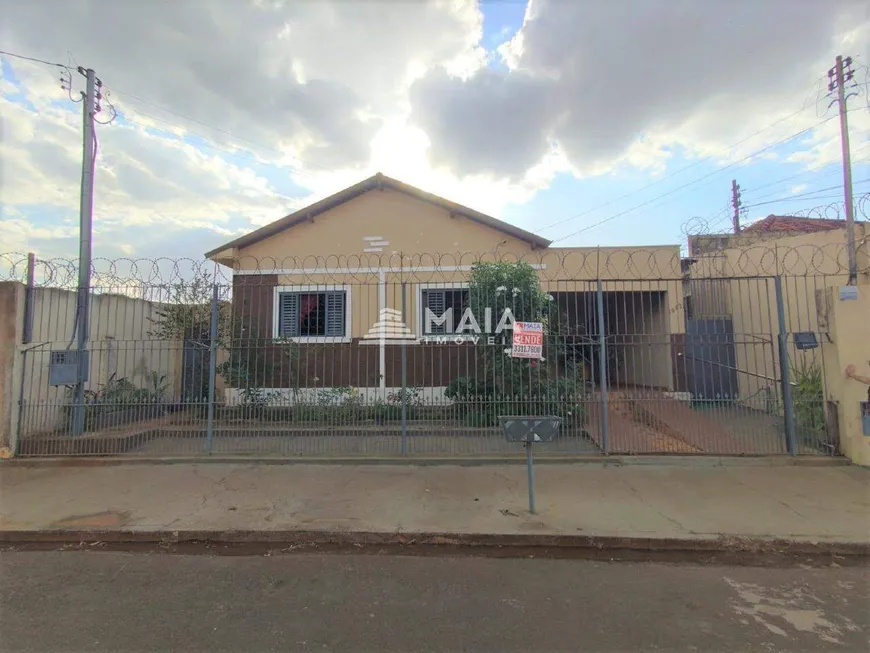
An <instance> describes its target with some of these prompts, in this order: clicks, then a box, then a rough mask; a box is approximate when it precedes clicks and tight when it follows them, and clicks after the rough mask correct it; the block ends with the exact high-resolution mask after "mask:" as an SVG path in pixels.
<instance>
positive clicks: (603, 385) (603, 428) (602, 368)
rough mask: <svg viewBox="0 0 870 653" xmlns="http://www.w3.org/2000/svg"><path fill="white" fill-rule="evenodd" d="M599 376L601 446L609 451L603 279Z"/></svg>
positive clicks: (599, 335)
mask: <svg viewBox="0 0 870 653" xmlns="http://www.w3.org/2000/svg"><path fill="white" fill-rule="evenodd" d="M596 295H597V299H598V377H599V379H600V381H599V386H600V390H601V447H602V449H603V450H604V453H605V454H606V453H608V447H607V427H608V424H607V343H606V339H605V337H604V290H603V286H602V284H601V279H599V280H598V292H597V293H596Z"/></svg>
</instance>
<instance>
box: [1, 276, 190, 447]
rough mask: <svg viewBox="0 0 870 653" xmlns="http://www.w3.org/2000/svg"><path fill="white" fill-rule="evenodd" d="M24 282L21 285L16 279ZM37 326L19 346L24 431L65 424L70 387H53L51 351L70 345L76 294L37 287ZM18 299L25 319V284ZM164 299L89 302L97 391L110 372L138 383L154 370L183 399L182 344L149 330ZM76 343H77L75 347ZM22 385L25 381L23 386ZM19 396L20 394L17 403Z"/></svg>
mask: <svg viewBox="0 0 870 653" xmlns="http://www.w3.org/2000/svg"><path fill="white" fill-rule="evenodd" d="M16 285H17V286H19V287H20V286H21V284H16ZM33 298H34V305H33V331H32V336H31V340H30V342H29V343H26V344H22V343H21V341H20V333H21V332H20V330H19V336H18V338H19V339H18V343H17V348H18V350H19V352H20V353H19V357H20V366H21V374H20V375H19V378H20V379H21V381H16V383H21V384H22V386H23V395H22V397H23V409H22V411H21V418H20V431H19V433H20V435H21V436H27V435H30V434H33V433H38V432H42V431H48V430H52V429H55V428H58V427H60V426H61V423H62V419H63V414H64V406H65V405H66V404H68V403H69V397H68V390H67V388H66V387H65V386H50V385H49V384H48V381H49V360H50V352H51V351H52V350H58V349H66V348H68V346H69V344H70V339H71V338H72V334H73V328H74V325H75V315H76V294H75V292H73V291H69V290H63V289H58V288H35V289H34V290H33ZM17 301H18V302H19V304H20V305H21V309H20V310H21V311H22V313H21V316H19V318H18V319H19V320H21V319H23V317H22V316H23V302H24V289H23V287H21V291H20V296H18V299H17ZM159 306H160V305H159V304H157V303H154V302H150V301H146V300H143V299H136V298H132V297H128V296H125V295H113V294H101V293H96V294H94V295H92V297H91V303H90V329H89V331H90V337H89V344H88V350H89V351H90V370H89V375H90V377H89V380H88V382H87V384H86V386H85V387H86V388H87V389H89V390H97V389H99V388H100V387H101V386H103V385H105V384H106V383H107V382H108V381H109V379H110V378H111V377H113V376H114V378H116V379H119V378H125V379H127V380H129V381H130V382H131V383H133V384H134V385H136V386H137V387H148V386H149V385H150V384H151V378H150V377H151V373H152V372H156V373H157V374H158V376H163V377H165V379H164V381H163V383H164V384H166V385H168V392H167V399H168V400H175V399H178V398H180V393H181V359H182V343H181V342H180V341H175V340H173V341H168V340H158V339H156V338H154V337H153V336H151V335H150V334H149V330H151V329H153V324H152V322H151V320H152V319H156V318H157V313H156V311H157V310H158V309H159ZM74 346H75V345H74V343H73V347H74ZM19 387H21V386H19ZM17 401H18V398H17V397H16V398H15V402H16V403H17Z"/></svg>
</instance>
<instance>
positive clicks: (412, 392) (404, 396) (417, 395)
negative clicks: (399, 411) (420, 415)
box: [387, 386, 423, 406]
mask: <svg viewBox="0 0 870 653" xmlns="http://www.w3.org/2000/svg"><path fill="white" fill-rule="evenodd" d="M387 403H390V404H398V405H399V406H401V405H402V403H404V404H405V405H406V406H420V405H422V404H423V388H421V387H419V386H414V387H410V388H400V389H398V390H396V391H395V392H391V393H390V394H388V395H387Z"/></svg>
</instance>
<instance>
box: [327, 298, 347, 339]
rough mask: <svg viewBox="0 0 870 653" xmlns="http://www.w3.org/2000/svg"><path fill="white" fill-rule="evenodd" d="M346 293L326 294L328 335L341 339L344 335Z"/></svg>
mask: <svg viewBox="0 0 870 653" xmlns="http://www.w3.org/2000/svg"><path fill="white" fill-rule="evenodd" d="M344 298H345V293H344V292H329V293H326V335H327V336H333V337H341V336H343V335H345V333H344Z"/></svg>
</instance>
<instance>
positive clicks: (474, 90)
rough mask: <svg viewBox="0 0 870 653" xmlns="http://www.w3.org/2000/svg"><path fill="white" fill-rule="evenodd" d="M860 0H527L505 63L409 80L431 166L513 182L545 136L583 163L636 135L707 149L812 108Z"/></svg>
mask: <svg viewBox="0 0 870 653" xmlns="http://www.w3.org/2000/svg"><path fill="white" fill-rule="evenodd" d="M867 7H868V6H867V5H866V3H862V2H857V1H850V0H840V1H838V2H794V1H793V0H768V1H767V2H754V1H750V0H738V1H737V2H732V3H724V2H694V1H677V2H674V1H673V0H623V1H621V2H606V1H605V0H593V1H592V2H582V3H580V2H573V3H572V2H561V1H559V0H534V2H532V3H531V4H530V5H529V8H528V10H527V13H526V19H525V22H524V25H523V27H522V29H521V30H520V32H518V33H517V35H515V36H514V38H513V39H512V40H511V41H510V42H509V43H508V44H505V45H503V46H501V47H500V49H499V52H500V54H501V56H502V57H503V59H504V61H505V63H507V64H508V67H509V68H510V70H509V71H508V72H495V71H493V70H491V69H486V70H480V71H478V72H477V74H476V75H474V76H473V77H471V78H470V79H468V80H458V79H451V78H447V77H445V76H444V75H430V76H427V77H425V78H422V79H419V80H417V81H416V82H415V84H414V86H413V87H412V92H411V100H412V104H413V114H412V122H413V123H414V124H416V125H419V126H420V127H421V128H422V129H423V130H424V131H425V132H426V133H427V134H428V136H429V138H430V139H431V141H432V143H433V146H432V148H431V150H430V156H431V158H432V160H433V163H434V164H436V165H445V166H449V167H450V168H451V169H452V170H454V171H456V172H457V173H458V174H471V173H475V172H484V171H485V172H490V173H492V174H494V175H506V176H509V177H510V178H512V179H516V178H518V177H520V176H521V174H522V172H523V171H525V170H527V169H529V168H530V167H531V166H533V165H534V164H535V163H537V162H538V161H539V160H540V158H541V157H542V155H543V153H544V152H546V151H548V150H549V148H550V147H551V146H552V145H553V143H556V144H558V146H559V147H560V148H561V149H562V150H563V151H564V152H565V154H566V156H567V158H568V160H569V161H570V163H571V164H572V165H573V166H574V168H575V169H576V170H577V172H578V173H579V174H597V173H600V172H601V171H602V170H605V169H607V168H609V167H612V166H613V165H616V164H618V163H620V162H622V161H625V157H626V156H627V155H629V154H630V153H631V152H632V148H634V147H635V146H636V144H637V142H638V141H639V140H640V139H642V138H645V139H651V140H653V141H655V142H657V143H660V144H662V145H663V146H664V145H669V146H671V147H673V146H681V147H683V148H685V149H686V150H688V151H689V152H690V153H694V154H700V155H708V154H713V153H716V152H718V151H719V150H721V149H723V148H724V147H727V145H728V144H729V143H733V142H735V141H738V140H740V139H742V138H746V137H747V136H749V135H751V134H752V133H754V132H756V131H758V130H759V129H761V128H763V127H765V126H767V125H769V124H770V123H772V122H773V121H775V120H777V119H778V118H781V117H783V116H787V115H788V114H790V113H792V112H794V111H795V109H796V108H797V107H798V106H800V105H801V103H802V102H804V100H805V99H806V98H807V95H808V93H809V94H810V102H809V104H810V105H814V100H815V98H814V97H813V94H812V93H811V89H813V87H814V84H815V81H814V80H817V78H818V77H819V76H820V75H823V74H824V73H825V71H826V70H827V68H828V67H829V66H830V65H831V63H832V62H833V55H834V54H838V53H839V50H840V48H841V46H843V45H844V44H846V43H848V44H849V45H850V46H851V47H852V50H853V51H854V52H855V54H862V53H863V54H868V53H870V47H868V44H870V9H868V8H867ZM814 113H815V112H814V111H813V110H812V108H810V109H809V110H808V111H807V112H805V115H803V116H801V117H800V118H799V119H798V120H796V121H785V122H784V123H783V124H782V125H781V128H780V129H779V130H771V131H770V132H768V133H767V134H766V136H767V137H768V139H769V142H773V140H776V139H777V138H780V137H782V136H783V135H785V134H788V133H793V132H794V131H798V130H800V129H801V128H803V127H805V126H807V125H809V124H813V123H814V122H816V121H817V118H816V116H815V115H814ZM762 140H763V139H762ZM758 144H759V140H757V139H756V140H755V141H753V142H752V143H750V144H749V145H748V146H747V148H745V149H744V150H735V152H733V153H731V154H732V155H736V154H738V153H739V154H740V155H741V156H743V153H742V152H744V151H751V149H755V148H757V147H758ZM634 156H637V152H636V150H635V151H634ZM628 163H632V162H631V161H630V160H629V161H628Z"/></svg>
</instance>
